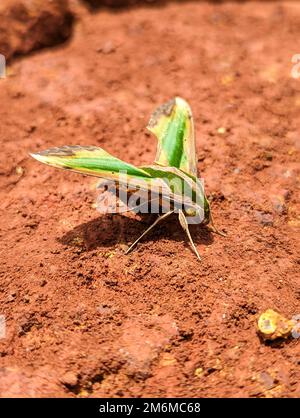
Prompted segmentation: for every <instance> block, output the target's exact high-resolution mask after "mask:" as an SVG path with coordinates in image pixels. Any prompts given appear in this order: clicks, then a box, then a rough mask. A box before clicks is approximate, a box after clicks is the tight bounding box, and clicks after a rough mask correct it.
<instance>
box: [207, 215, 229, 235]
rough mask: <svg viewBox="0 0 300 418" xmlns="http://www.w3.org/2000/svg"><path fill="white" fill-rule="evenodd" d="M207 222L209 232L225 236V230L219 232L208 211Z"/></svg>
mask: <svg viewBox="0 0 300 418" xmlns="http://www.w3.org/2000/svg"><path fill="white" fill-rule="evenodd" d="M209 223H210V225H208V228H209V230H210V231H211V232H214V233H215V234H218V235H221V236H222V237H226V234H225V232H221V231H219V230H218V229H217V228H216V227H215V224H214V220H213V217H212V214H211V212H210V213H209Z"/></svg>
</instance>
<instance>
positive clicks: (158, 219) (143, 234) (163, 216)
mask: <svg viewBox="0 0 300 418" xmlns="http://www.w3.org/2000/svg"><path fill="white" fill-rule="evenodd" d="M173 212H174V211H173V210H171V211H169V212H166V213H164V214H163V215H161V216H159V217H158V218H156V220H155V221H154V222H153V224H152V225H150V226H149V228H147V229H146V231H144V232H143V233H142V235H141V236H140V237H139V238H138V239H137V240H135V241H134V243H133V244H132V245H131V246H130V247H129V248H128V250H127V251H126V252H125V254H128V253H130V251H132V250H133V248H134V247H135V246H136V244H137V243H138V242H139V241H140V240H141V239H142V238H143V237H144V236H145V235H147V234H148V232H150V231H151V230H152V229H153V228H154V227H155V226H156V225H157V224H158V223H159V222H161V221H162V220H163V219H166V218H167V217H168V216H170V215H171V214H172V213H173Z"/></svg>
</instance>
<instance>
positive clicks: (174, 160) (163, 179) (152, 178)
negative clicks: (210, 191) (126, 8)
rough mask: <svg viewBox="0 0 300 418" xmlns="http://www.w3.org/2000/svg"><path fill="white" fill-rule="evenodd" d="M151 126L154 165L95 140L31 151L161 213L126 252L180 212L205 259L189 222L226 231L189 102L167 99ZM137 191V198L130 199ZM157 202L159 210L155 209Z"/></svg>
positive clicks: (142, 207) (140, 206)
mask: <svg viewBox="0 0 300 418" xmlns="http://www.w3.org/2000/svg"><path fill="white" fill-rule="evenodd" d="M147 129H148V131H150V132H151V133H152V134H153V135H154V136H155V137H156V138H157V140H158V147H157V152H156V157H155V161H154V163H153V164H152V165H147V166H141V167H135V166H134V165H132V164H129V163H126V162H124V161H122V160H120V159H118V158H116V157H114V156H112V155H110V154H109V153H108V152H106V151H105V150H103V149H102V148H99V147H95V146H80V145H71V146H62V147H58V148H50V149H47V150H45V151H42V152H38V153H35V154H30V155H31V156H32V157H33V158H35V159H36V160H38V161H40V162H42V163H45V164H48V165H50V166H53V167H57V168H61V169H65V170H70V171H75V172H78V173H83V174H87V175H91V176H96V177H100V178H102V179H104V180H105V182H107V185H108V186H107V188H108V189H109V188H110V187H111V185H114V186H115V189H114V190H115V194H116V195H117V196H118V198H120V200H122V201H123V203H125V204H126V205H127V207H128V210H134V211H136V212H138V211H139V210H140V211H141V212H143V213H145V209H146V212H147V210H148V211H149V212H150V213H153V212H155V213H157V214H158V216H157V217H156V219H155V221H154V222H153V223H152V224H151V225H150V226H149V227H148V228H147V229H146V230H145V231H144V232H143V233H142V235H141V236H140V237H139V238H137V239H136V240H135V241H134V243H133V244H132V245H131V246H130V247H129V248H128V250H127V251H126V254H127V253H129V252H130V251H131V250H132V249H133V248H134V247H135V246H136V244H137V243H138V242H139V241H140V240H141V239H142V238H143V237H144V236H145V235H146V234H148V233H149V232H150V231H151V230H152V229H153V228H154V227H156V226H157V225H158V224H159V223H160V222H161V221H163V220H164V219H166V218H168V217H169V216H170V215H171V214H173V213H176V214H178V218H179V223H180V225H181V226H182V228H183V230H184V231H185V232H186V234H187V236H188V239H189V242H190V244H191V247H192V249H193V251H194V252H195V254H196V256H197V258H198V259H199V260H201V257H200V255H199V252H198V250H197V248H196V246H195V244H194V242H193V239H192V237H191V234H190V231H189V224H190V223H199V224H202V225H206V226H208V228H210V230H211V231H212V232H215V233H219V234H220V235H225V234H223V233H222V232H219V231H218V230H217V229H216V228H215V226H214V223H213V218H212V213H211V208H210V204H209V201H208V199H207V197H206V195H205V192H204V186H203V183H202V181H201V180H200V179H198V172H197V157H196V147H195V135H194V123H193V117H192V112H191V108H190V106H189V104H188V103H187V102H186V101H185V100H184V99H182V98H180V97H175V98H174V99H172V100H170V101H168V102H167V103H165V104H163V105H161V106H160V107H158V109H157V110H156V111H155V112H154V113H153V114H152V116H151V118H150V121H149V123H148V126H147ZM133 197H134V199H133V200H134V202H135V203H136V204H135V205H134V204H132V203H131V204H128V200H130V199H131V200H132V198H133ZM153 207H154V208H155V209H156V210H155V211H153V210H151V209H153ZM157 209H158V210H157Z"/></svg>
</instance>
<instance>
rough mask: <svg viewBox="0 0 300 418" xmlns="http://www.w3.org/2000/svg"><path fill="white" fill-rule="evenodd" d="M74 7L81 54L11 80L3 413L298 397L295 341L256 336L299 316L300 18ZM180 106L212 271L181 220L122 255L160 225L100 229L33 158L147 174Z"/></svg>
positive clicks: (78, 179)
mask: <svg viewBox="0 0 300 418" xmlns="http://www.w3.org/2000/svg"><path fill="white" fill-rule="evenodd" d="M71 5H72V7H73V11H74V10H75V13H76V15H77V19H76V25H75V27H74V34H73V37H72V39H71V40H70V42H68V43H67V44H63V45H61V46H58V47H56V48H53V49H48V50H43V51H40V52H38V53H36V54H34V55H31V56H28V57H24V58H22V59H20V60H18V61H17V62H14V63H13V64H12V65H11V67H10V68H9V69H8V77H7V78H6V79H1V80H0V88H1V89H0V100H1V127H0V141H1V147H2V148H1V149H2V153H1V156H2V158H1V167H0V174H1V177H0V181H1V219H0V225H1V254H0V257H1V265H0V266H1V267H0V269H1V271H0V274H1V287H0V291H1V306H0V313H1V314H4V315H5V318H6V338H2V339H0V354H1V358H0V365H1V370H0V393H1V396H50V395H51V396H67V397H70V396H71V397H75V396H117V397H122V396H157V397H158V396H192V397H198V396H217V397H223V396H229V397H235V396H247V397H248V396H261V397H281V396H284V397H296V396H299V395H300V383H299V382H300V370H299V344H298V340H297V339H291V340H288V341H285V342H278V343H273V344H266V343H263V342H262V341H261V340H260V339H259V338H258V336H257V333H256V323H257V317H258V315H259V314H260V313H261V312H262V311H264V310H265V309H267V308H272V309H276V310H278V311H279V312H281V313H282V314H284V315H285V316H286V317H288V318H291V317H292V316H294V315H296V314H300V303H299V297H300V290H299V235H297V233H298V231H299V225H300V219H299V182H300V177H299V148H300V134H299V127H300V126H299V125H300V122H299V121H300V118H299V115H300V79H293V78H292V77H291V69H292V63H291V57H292V56H293V55H294V54H296V53H300V25H299V19H300V5H299V3H298V4H297V3H293V2H291V3H289V2H284V3H283V2H275V3H273V2H266V3H261V2H260V3H255V2H251V3H223V4H209V3H205V2H194V3H184V4H180V3H169V4H168V5H166V6H164V7H158V6H156V7H139V8H136V9H135V8H132V9H128V10H126V9H124V10H122V11H118V12H111V11H109V10H99V12H98V13H93V14H91V13H90V12H89V11H88V9H87V8H85V7H84V6H83V5H78V4H77V3H75V2H71ZM175 95H180V96H183V97H184V98H186V99H187V100H188V101H189V102H190V104H191V106H192V109H193V113H194V118H195V124H196V134H197V151H198V156H199V169H200V172H201V175H202V176H203V177H204V178H205V182H206V188H207V193H208V195H209V196H210V198H211V200H212V205H213V213H214V217H215V222H216V224H217V225H218V227H219V228H221V229H224V230H226V231H227V233H228V236H227V238H222V237H219V236H212V235H211V234H209V232H208V231H207V230H205V229H202V228H200V227H194V228H193V230H192V233H193V236H194V239H195V242H196V244H197V247H198V249H199V251H200V253H201V254H202V256H203V261H202V263H199V262H198V261H197V259H196V257H195V255H194V254H193V253H192V251H191V249H190V247H189V245H188V242H187V241H186V238H185V235H184V233H183V231H182V230H181V228H180V226H179V224H178V221H177V220H176V218H175V219H171V220H170V221H168V222H166V223H165V224H163V225H162V226H161V227H160V228H158V229H157V230H156V231H155V232H153V233H152V234H151V235H149V237H148V238H147V239H145V240H144V241H143V242H142V243H141V244H140V245H139V246H138V248H137V250H136V251H135V252H133V253H132V254H130V255H129V256H126V255H124V248H126V245H128V243H129V242H132V241H133V240H134V239H135V238H136V237H137V236H138V235H139V234H140V233H141V232H142V231H143V230H144V229H145V227H146V223H148V220H147V219H146V220H145V221H142V222H138V221H137V220H135V219H134V217H133V216H131V217H126V216H111V215H105V216H99V214H98V213H97V212H96V211H95V209H94V208H93V207H92V206H93V202H94V200H95V197H96V193H95V190H94V185H95V180H94V179H92V178H88V177H83V176H80V175H77V174H74V173H69V172H63V171H59V170H55V169H52V168H50V167H46V166H43V165H41V164H39V163H38V162H36V161H34V160H33V159H31V158H30V157H29V156H28V153H29V152H34V151H37V150H41V149H45V148H48V147H50V146H59V145H63V144H81V145H87V144H89V145H96V146H97V145H98V146H100V147H103V148H105V149H106V150H107V151H109V152H111V153H112V154H114V155H116V156H118V157H120V158H122V159H125V160H126V161H128V162H131V163H133V164H137V165H139V164H144V163H151V162H152V161H153V159H154V155H155V148H156V141H155V140H154V138H152V137H150V136H149V135H148V134H147V133H145V130H144V127H145V125H146V124H147V121H148V117H149V115H150V113H151V112H152V111H153V110H154V108H155V107H156V106H157V105H159V104H161V103H163V102H164V101H166V100H168V99H170V98H172V97H173V96H175ZM221 127H222V128H226V129H225V133H224V130H222V129H221V130H220V129H219V128H221ZM222 132H223V133H222Z"/></svg>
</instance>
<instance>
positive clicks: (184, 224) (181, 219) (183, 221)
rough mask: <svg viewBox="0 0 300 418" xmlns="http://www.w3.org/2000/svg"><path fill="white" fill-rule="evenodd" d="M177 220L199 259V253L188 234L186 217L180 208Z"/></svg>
mask: <svg viewBox="0 0 300 418" xmlns="http://www.w3.org/2000/svg"><path fill="white" fill-rule="evenodd" d="M179 222H180V225H181V226H182V228H183V229H184V231H185V232H186V234H187V236H188V238H189V240H190V243H191V246H192V248H193V250H194V252H195V254H196V256H197V258H198V260H199V261H201V257H200V254H199V253H198V250H197V248H196V246H195V244H194V241H193V239H192V236H191V234H190V230H189V225H188V223H187V220H186V217H185V216H184V213H183V212H182V210H179Z"/></svg>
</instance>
